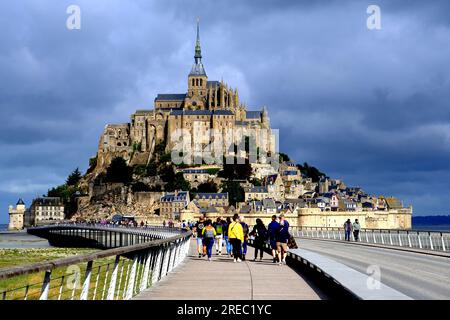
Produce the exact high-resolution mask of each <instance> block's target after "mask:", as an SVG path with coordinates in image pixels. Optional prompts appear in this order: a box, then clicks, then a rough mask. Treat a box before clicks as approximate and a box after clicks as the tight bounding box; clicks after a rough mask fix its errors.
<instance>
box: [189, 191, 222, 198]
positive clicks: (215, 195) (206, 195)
mask: <svg viewBox="0 0 450 320" xmlns="http://www.w3.org/2000/svg"><path fill="white" fill-rule="evenodd" d="M195 198H196V199H209V198H211V199H228V193H226V192H223V193H197V195H196V196H195Z"/></svg>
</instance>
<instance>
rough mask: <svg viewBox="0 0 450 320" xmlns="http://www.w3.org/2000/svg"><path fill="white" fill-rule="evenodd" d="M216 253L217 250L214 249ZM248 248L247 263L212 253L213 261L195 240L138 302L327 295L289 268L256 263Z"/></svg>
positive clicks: (266, 258) (268, 260) (267, 261)
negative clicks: (199, 252)
mask: <svg viewBox="0 0 450 320" xmlns="http://www.w3.org/2000/svg"><path fill="white" fill-rule="evenodd" d="M214 251H215V250H214ZM253 253H254V251H253V248H251V247H249V250H248V253H247V261H244V262H241V263H234V262H233V259H232V258H229V257H227V256H223V255H222V256H217V255H215V254H213V259H212V261H207V260H206V258H201V259H199V258H198V256H197V251H196V243H195V240H191V246H190V254H189V256H188V257H187V258H186V260H185V261H184V262H183V263H182V264H181V265H180V266H179V267H178V268H177V269H175V270H173V271H172V272H171V273H170V274H169V275H168V276H167V277H166V278H165V279H163V280H162V281H160V282H158V283H157V284H155V286H154V287H152V288H150V289H148V290H146V291H144V292H142V293H140V294H139V295H137V296H136V297H135V298H134V299H137V300H260V299H266V300H318V299H321V298H324V297H325V296H324V295H323V294H322V293H321V292H320V291H319V290H317V289H316V288H313V287H312V286H311V285H310V284H309V283H308V281H307V280H306V279H304V278H303V277H302V276H301V275H299V274H298V273H297V272H296V271H294V270H293V269H291V268H290V267H289V266H286V265H282V266H280V265H278V264H274V263H272V257H271V256H270V255H268V254H264V257H263V261H257V262H253V261H251V259H253Z"/></svg>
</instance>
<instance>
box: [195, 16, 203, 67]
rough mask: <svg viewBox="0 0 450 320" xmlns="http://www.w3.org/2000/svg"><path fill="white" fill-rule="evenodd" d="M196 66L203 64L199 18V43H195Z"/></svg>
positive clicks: (198, 22)
mask: <svg viewBox="0 0 450 320" xmlns="http://www.w3.org/2000/svg"><path fill="white" fill-rule="evenodd" d="M194 58H195V64H199V63H202V47H201V46H200V20H199V19H198V18H197V41H196V43H195V56H194Z"/></svg>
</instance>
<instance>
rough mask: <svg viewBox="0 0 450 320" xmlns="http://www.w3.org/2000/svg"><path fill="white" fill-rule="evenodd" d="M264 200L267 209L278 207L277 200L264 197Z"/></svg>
mask: <svg viewBox="0 0 450 320" xmlns="http://www.w3.org/2000/svg"><path fill="white" fill-rule="evenodd" d="M262 202H263V206H264V207H265V208H266V209H276V205H275V201H273V199H271V198H266V199H263V201H262Z"/></svg>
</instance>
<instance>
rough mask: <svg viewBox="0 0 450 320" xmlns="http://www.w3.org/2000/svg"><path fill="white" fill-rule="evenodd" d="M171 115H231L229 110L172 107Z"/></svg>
mask: <svg viewBox="0 0 450 320" xmlns="http://www.w3.org/2000/svg"><path fill="white" fill-rule="evenodd" d="M170 115H171V116H181V115H185V116H233V115H234V113H233V112H232V111H231V110H214V111H211V110H182V109H174V110H172V111H171V112H170Z"/></svg>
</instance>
